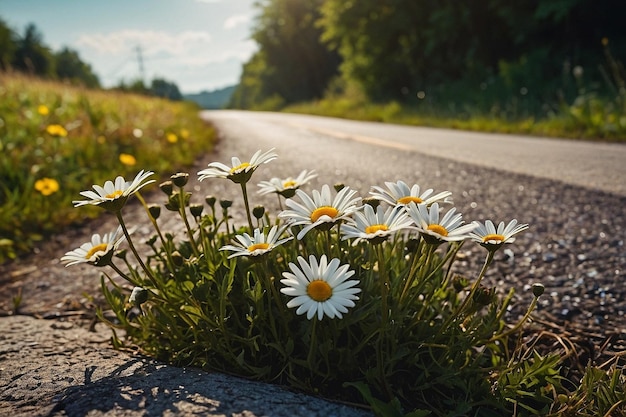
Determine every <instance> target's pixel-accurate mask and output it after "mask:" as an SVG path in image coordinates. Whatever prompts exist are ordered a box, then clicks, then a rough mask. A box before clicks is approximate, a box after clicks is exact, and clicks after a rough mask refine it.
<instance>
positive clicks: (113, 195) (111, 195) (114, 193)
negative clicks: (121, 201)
mask: <svg viewBox="0 0 626 417" xmlns="http://www.w3.org/2000/svg"><path fill="white" fill-rule="evenodd" d="M122 194H124V191H122V190H115V191H113V192H112V193H111V194H107V195H105V197H106V198H117V197H119V196H121V195H122Z"/></svg>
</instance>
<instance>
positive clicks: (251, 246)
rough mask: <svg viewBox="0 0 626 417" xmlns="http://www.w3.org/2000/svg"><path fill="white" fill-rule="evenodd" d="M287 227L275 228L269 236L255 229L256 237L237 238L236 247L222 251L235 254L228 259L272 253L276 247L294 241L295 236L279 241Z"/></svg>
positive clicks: (241, 236) (222, 248)
mask: <svg viewBox="0 0 626 417" xmlns="http://www.w3.org/2000/svg"><path fill="white" fill-rule="evenodd" d="M285 228H286V226H281V227H280V228H279V227H278V226H273V227H272V228H271V229H270V231H269V233H268V234H267V236H266V235H265V233H263V232H262V231H261V230H259V229H254V237H252V236H250V235H249V234H247V233H244V234H243V235H237V236H235V239H237V242H236V243H235V245H226V246H222V247H221V248H220V250H229V251H233V252H234V253H233V254H232V255H230V256H229V257H228V259H230V258H233V257H235V256H251V257H260V256H262V255H265V254H266V253H268V252H270V251H271V250H272V249H274V248H275V247H276V246H280V245H282V244H283V243H285V242H288V241H290V240H291V239H293V236H289V237H287V238H284V239H279V237H280V235H282V234H283V232H284V231H285Z"/></svg>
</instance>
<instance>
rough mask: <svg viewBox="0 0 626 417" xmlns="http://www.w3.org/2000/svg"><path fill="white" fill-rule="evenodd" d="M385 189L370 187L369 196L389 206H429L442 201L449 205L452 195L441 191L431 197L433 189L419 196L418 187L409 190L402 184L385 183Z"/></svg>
mask: <svg viewBox="0 0 626 417" xmlns="http://www.w3.org/2000/svg"><path fill="white" fill-rule="evenodd" d="M385 185H386V186H387V189H386V190H385V189H384V188H382V187H379V186H372V189H371V191H370V194H371V195H372V196H373V197H374V198H377V199H379V200H381V201H384V202H386V203H387V204H389V205H391V206H395V205H407V204H409V203H410V202H413V203H415V204H426V205H428V206H430V205H431V204H433V203H434V202H436V201H441V200H443V202H444V203H451V202H452V200H451V199H450V198H448V197H450V196H451V195H452V193H451V192H450V191H443V192H440V193H439V194H435V195H431V194H432V193H433V189H432V188H429V189H428V190H426V191H424V192H423V193H421V194H420V186H419V185H417V184H414V185H413V186H412V187H411V188H409V186H408V185H407V184H406V183H405V182H404V181H398V182H385Z"/></svg>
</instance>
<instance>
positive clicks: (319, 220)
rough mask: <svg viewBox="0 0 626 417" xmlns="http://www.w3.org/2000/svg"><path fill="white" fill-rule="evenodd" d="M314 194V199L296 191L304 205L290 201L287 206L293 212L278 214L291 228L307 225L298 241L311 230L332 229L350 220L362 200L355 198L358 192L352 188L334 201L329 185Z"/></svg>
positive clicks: (340, 194)
mask: <svg viewBox="0 0 626 417" xmlns="http://www.w3.org/2000/svg"><path fill="white" fill-rule="evenodd" d="M312 194H313V198H311V197H309V196H308V195H307V194H306V193H305V192H304V191H302V190H296V195H297V196H298V197H300V200H302V204H299V203H297V202H295V201H293V200H291V199H289V200H287V201H286V203H285V204H287V207H289V208H290V209H291V210H284V211H282V212H281V213H279V214H278V217H280V218H283V219H287V221H288V222H289V224H290V225H291V226H297V225H305V226H304V228H302V230H301V231H300V232H299V233H298V236H297V238H298V240H300V239H302V238H303V237H304V235H306V234H307V232H309V230H311V229H314V228H316V227H318V226H326V227H329V228H330V227H332V226H333V225H335V224H337V223H339V222H340V221H342V220H345V219H348V218H349V217H350V216H351V215H352V213H354V212H355V211H357V210H358V206H357V204H358V203H359V202H360V200H361V198H360V197H357V198H354V195H355V194H356V191H354V190H351V189H350V187H344V188H342V189H341V191H339V192H338V193H337V195H336V196H335V198H334V199H332V198H331V196H330V188H329V187H328V185H327V184H324V185H323V186H322V190H321V192H320V191H318V190H313V193H312Z"/></svg>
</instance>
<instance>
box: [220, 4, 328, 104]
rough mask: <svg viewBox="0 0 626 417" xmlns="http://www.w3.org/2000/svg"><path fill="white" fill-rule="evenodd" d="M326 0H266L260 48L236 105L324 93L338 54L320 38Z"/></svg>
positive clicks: (258, 30) (256, 36) (260, 21)
mask: <svg viewBox="0 0 626 417" xmlns="http://www.w3.org/2000/svg"><path fill="white" fill-rule="evenodd" d="M322 2H323V0H314V1H300V0H265V1H263V2H259V4H258V6H259V9H260V14H259V17H258V19H257V23H256V27H255V29H254V32H253V35H252V37H253V39H254V40H255V41H256V42H257V43H258V44H259V51H258V52H257V53H256V54H255V55H254V56H253V57H252V58H251V59H250V61H249V62H248V63H247V64H246V65H244V69H243V74H242V76H241V82H240V83H239V86H238V87H237V89H236V91H235V93H234V95H233V98H232V101H231V106H233V107H239V108H246V109H251V108H257V107H261V108H268V107H269V106H268V100H269V103H271V104H272V105H276V103H294V102H298V101H303V100H310V99H314V98H318V97H321V95H322V93H323V91H324V89H325V88H326V85H327V83H328V80H329V79H330V78H331V77H332V76H334V75H335V74H336V73H337V66H338V63H339V57H338V56H337V54H336V53H335V52H333V51H330V50H328V49H327V48H326V47H325V46H324V45H323V44H322V43H321V41H320V33H321V29H320V28H319V27H318V26H317V24H316V21H317V19H318V17H319V6H320V4H321V3H322Z"/></svg>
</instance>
